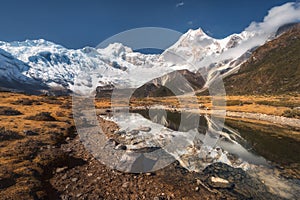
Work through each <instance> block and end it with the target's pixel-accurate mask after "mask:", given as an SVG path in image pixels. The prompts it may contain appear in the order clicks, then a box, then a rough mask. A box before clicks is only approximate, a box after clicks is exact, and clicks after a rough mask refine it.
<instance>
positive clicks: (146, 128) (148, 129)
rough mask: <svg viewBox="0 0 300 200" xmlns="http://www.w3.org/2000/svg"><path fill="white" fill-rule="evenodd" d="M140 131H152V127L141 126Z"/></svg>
mask: <svg viewBox="0 0 300 200" xmlns="http://www.w3.org/2000/svg"><path fill="white" fill-rule="evenodd" d="M137 130H139V131H143V132H150V131H151V128H150V127H140V128H139V129H137Z"/></svg>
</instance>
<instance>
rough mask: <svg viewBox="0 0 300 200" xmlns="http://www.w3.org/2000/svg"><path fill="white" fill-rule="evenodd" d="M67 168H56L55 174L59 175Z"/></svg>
mask: <svg viewBox="0 0 300 200" xmlns="http://www.w3.org/2000/svg"><path fill="white" fill-rule="evenodd" d="M67 168H68V167H60V168H56V170H55V172H56V173H60V172H63V171H64V170H66V169H67Z"/></svg>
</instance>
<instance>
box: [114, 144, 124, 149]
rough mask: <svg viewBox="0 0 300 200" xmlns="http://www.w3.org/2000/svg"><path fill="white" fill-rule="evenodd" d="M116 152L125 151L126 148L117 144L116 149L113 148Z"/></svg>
mask: <svg viewBox="0 0 300 200" xmlns="http://www.w3.org/2000/svg"><path fill="white" fill-rule="evenodd" d="M115 149H116V150H126V149H127V147H126V146H125V145H123V144H118V145H117V146H116V147H115Z"/></svg>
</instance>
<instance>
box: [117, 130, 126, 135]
mask: <svg viewBox="0 0 300 200" xmlns="http://www.w3.org/2000/svg"><path fill="white" fill-rule="evenodd" d="M115 134H117V135H125V134H126V131H124V130H122V131H115Z"/></svg>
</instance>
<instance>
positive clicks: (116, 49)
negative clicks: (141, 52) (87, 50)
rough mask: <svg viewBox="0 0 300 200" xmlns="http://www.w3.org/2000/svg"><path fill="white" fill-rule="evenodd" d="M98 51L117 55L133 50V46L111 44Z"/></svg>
mask: <svg viewBox="0 0 300 200" xmlns="http://www.w3.org/2000/svg"><path fill="white" fill-rule="evenodd" d="M98 51H99V52H100V53H102V54H106V55H113V56H116V57H118V56H122V55H124V54H126V53H132V52H133V51H132V49H131V48H129V47H127V46H124V45H123V44H121V43H113V44H109V45H108V46H107V47H106V48H104V49H98Z"/></svg>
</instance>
